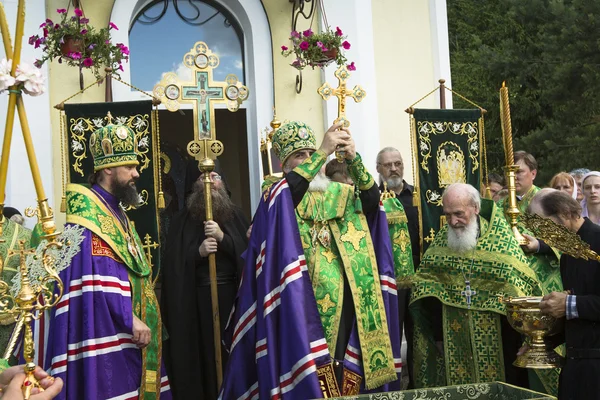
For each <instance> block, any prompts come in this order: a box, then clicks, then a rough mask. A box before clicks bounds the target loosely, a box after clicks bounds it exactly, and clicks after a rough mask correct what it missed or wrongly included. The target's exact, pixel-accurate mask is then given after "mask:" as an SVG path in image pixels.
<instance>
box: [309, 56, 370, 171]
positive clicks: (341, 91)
mask: <svg viewBox="0 0 600 400" xmlns="http://www.w3.org/2000/svg"><path fill="white" fill-rule="evenodd" d="M334 75H335V77H336V78H337V79H338V82H339V84H338V87H337V88H332V87H331V85H330V84H329V83H327V82H325V83H324V84H323V85H322V86H321V87H320V88H319V89H317V93H319V94H320V95H321V97H322V98H323V100H325V101H327V100H329V99H330V98H331V96H335V97H337V99H338V115H337V118H336V119H335V120H334V121H333V123H334V124H337V123H339V122H343V123H344V127H345V128H347V127H349V126H350V121H348V118H346V97H352V98H353V99H354V101H355V102H357V103H360V102H361V101H362V99H364V98H365V97H366V96H367V92H365V90H364V89H363V88H362V87H361V86H360V85H356V86H354V88H353V89H352V90H348V88H347V87H346V81H347V80H348V78H349V77H350V72H349V71H348V68H347V67H346V66H345V65H342V66H341V67H339V68H338V69H337V70H336V71H335V74H334ZM342 153H343V152H337V151H336V153H335V158H336V159H337V160H338V161H339V162H342V161H344V155H343V154H342Z"/></svg>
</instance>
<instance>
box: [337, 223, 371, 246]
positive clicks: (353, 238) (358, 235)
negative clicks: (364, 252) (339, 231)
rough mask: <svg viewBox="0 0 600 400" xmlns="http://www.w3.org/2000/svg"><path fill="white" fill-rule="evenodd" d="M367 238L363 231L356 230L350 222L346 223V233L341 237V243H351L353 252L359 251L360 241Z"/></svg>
mask: <svg viewBox="0 0 600 400" xmlns="http://www.w3.org/2000/svg"><path fill="white" fill-rule="evenodd" d="M365 236H367V234H366V233H365V232H363V231H359V230H357V229H356V227H355V226H354V223H353V222H352V221H350V222H348V231H346V233H344V234H343V235H342V237H341V239H342V242H344V243H351V244H352V246H353V247H354V250H356V251H359V250H360V241H361V240H362V239H363V238H364V237H365Z"/></svg>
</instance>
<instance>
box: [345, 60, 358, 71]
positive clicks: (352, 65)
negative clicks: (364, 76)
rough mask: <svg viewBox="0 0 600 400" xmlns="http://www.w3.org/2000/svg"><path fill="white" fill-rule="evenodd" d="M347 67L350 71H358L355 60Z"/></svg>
mask: <svg viewBox="0 0 600 400" xmlns="http://www.w3.org/2000/svg"><path fill="white" fill-rule="evenodd" d="M346 68H348V71H356V67H355V66H354V61H352V62H351V63H350V64H348V65H346Z"/></svg>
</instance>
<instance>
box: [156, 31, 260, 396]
mask: <svg viewBox="0 0 600 400" xmlns="http://www.w3.org/2000/svg"><path fill="white" fill-rule="evenodd" d="M183 64H184V65H185V66H186V67H188V68H190V69H191V70H192V72H193V74H194V81H193V82H181V81H180V80H179V77H178V76H177V74H175V73H172V72H170V73H167V74H165V75H164V76H163V79H162V80H161V81H160V82H159V83H158V84H157V85H156V86H154V95H155V96H156V97H158V98H159V99H160V100H161V102H162V104H164V105H165V107H166V108H167V110H169V111H177V110H179V108H180V106H181V104H186V103H187V104H191V105H192V109H193V110H194V138H193V140H191V141H190V142H189V143H188V145H187V151H188V153H189V154H190V155H191V156H192V157H194V158H195V159H196V160H197V161H198V166H199V169H200V170H201V171H202V172H203V174H204V178H203V182H204V202H205V205H206V207H205V208H206V221H210V220H212V219H213V215H212V196H211V195H210V194H211V178H210V172H211V171H213V170H214V168H215V161H214V160H215V159H216V158H217V157H218V156H220V155H221V154H223V143H221V142H220V141H218V140H216V134H217V130H216V127H215V105H216V104H225V105H226V106H227V109H228V110H229V111H232V112H234V111H237V110H238V109H239V108H240V104H242V102H243V101H244V100H246V99H247V98H248V94H249V93H248V88H247V87H246V86H244V85H242V84H241V82H240V81H239V80H238V78H237V76H235V75H233V74H230V75H227V77H226V78H225V82H216V81H214V80H213V70H214V69H215V68H217V66H218V65H219V56H217V55H216V54H215V53H213V52H212V51H211V50H210V49H209V48H208V46H207V45H206V43H204V42H196V43H195V44H194V47H193V48H192V49H191V50H190V51H189V52H188V53H186V54H185V55H184V56H183ZM208 271H209V276H210V292H211V293H210V294H211V303H212V314H213V334H214V349H215V368H216V372H217V386H218V387H220V386H221V383H222V382H223V372H222V371H223V370H222V367H221V365H222V360H221V323H220V319H219V302H218V291H217V278H216V277H217V265H216V259H215V254H214V253H212V254H209V256H208Z"/></svg>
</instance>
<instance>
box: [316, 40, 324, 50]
mask: <svg viewBox="0 0 600 400" xmlns="http://www.w3.org/2000/svg"><path fill="white" fill-rule="evenodd" d="M317 47H318V48H320V49H321V50H323V42H317Z"/></svg>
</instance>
